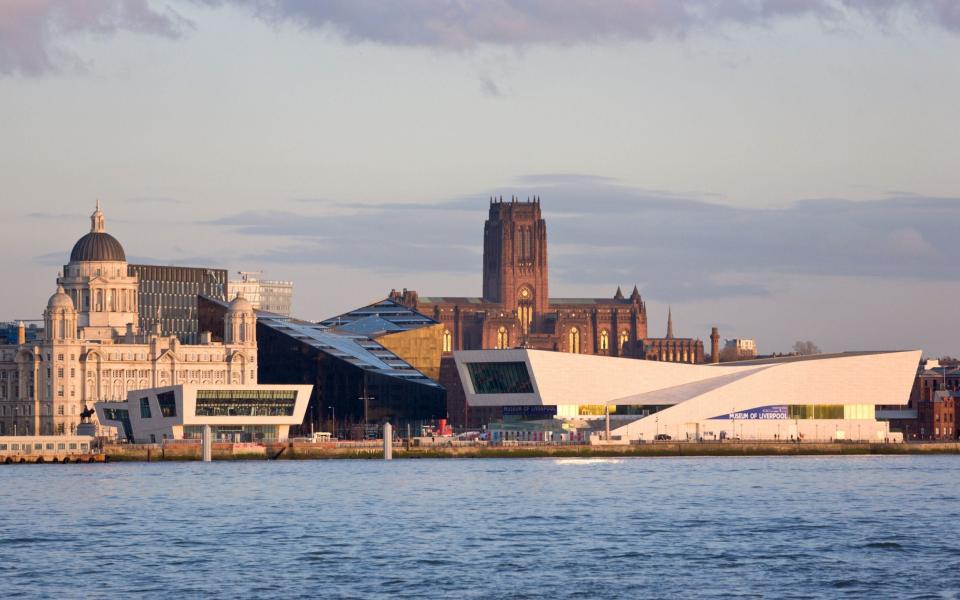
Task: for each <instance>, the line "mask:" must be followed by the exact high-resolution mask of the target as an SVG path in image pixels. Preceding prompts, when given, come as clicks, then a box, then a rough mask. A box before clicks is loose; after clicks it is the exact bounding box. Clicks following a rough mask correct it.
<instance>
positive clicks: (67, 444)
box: [0, 435, 106, 465]
mask: <svg viewBox="0 0 960 600" xmlns="http://www.w3.org/2000/svg"><path fill="white" fill-rule="evenodd" d="M96 462H106V455H105V454H103V453H102V452H99V451H98V450H97V448H96V447H95V445H94V438H93V437H90V436H84V435H69V436H66V435H57V436H54V435H21V436H0V464H7V465H10V464H27V463H96Z"/></svg>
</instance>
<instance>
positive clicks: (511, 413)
mask: <svg viewBox="0 0 960 600" xmlns="http://www.w3.org/2000/svg"><path fill="white" fill-rule="evenodd" d="M556 414H557V407H556V406H504V407H503V416H505V417H544V418H549V417H553V416H556Z"/></svg>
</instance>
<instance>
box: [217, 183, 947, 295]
mask: <svg viewBox="0 0 960 600" xmlns="http://www.w3.org/2000/svg"><path fill="white" fill-rule="evenodd" d="M520 181H525V182H527V181H539V182H540V183H538V184H537V185H526V184H525V185H520V186H518V189H516V190H513V192H514V193H515V194H516V195H518V196H519V197H521V198H523V199H525V198H526V197H527V196H533V195H539V196H540V197H541V206H542V210H543V216H544V218H545V219H546V221H547V228H548V232H549V240H550V246H549V248H550V250H549V251H550V273H551V279H552V281H553V282H554V290H556V289H557V285H558V284H559V285H561V286H562V285H567V286H577V287H578V288H581V287H583V286H591V287H592V286H596V290H597V291H596V293H595V295H600V296H606V295H607V294H608V292H609V294H610V295H612V293H613V290H614V289H615V288H616V285H617V284H623V285H626V286H632V285H633V284H634V283H638V284H640V287H641V291H642V292H643V293H644V294H645V295H646V296H649V297H653V298H657V299H660V300H664V301H672V302H680V301H687V300H698V299H699V300H703V299H709V298H728V297H743V296H759V295H765V294H768V293H770V291H771V289H772V286H775V283H774V282H775V281H779V280H782V278H783V277H798V276H801V275H803V276H808V275H812V276H837V277H865V276H866V277H875V278H886V279H896V278H900V279H912V280H922V281H944V280H956V279H960V264H958V263H957V262H956V261H955V260H954V259H953V258H952V253H951V252H950V250H949V249H950V248H951V247H952V245H953V244H954V231H953V227H952V225H951V224H952V223H958V222H960V199H955V198H926V197H918V196H897V197H893V198H884V199H878V200H874V201H867V202H852V201H846V200H836V199H825V200H806V201H801V202H797V203H795V204H793V205H791V206H788V207H786V208H782V209H775V210H771V209H758V208H744V207H737V206H731V205H726V204H719V203H716V202H708V201H706V199H712V198H713V196H710V195H698V194H683V193H665V192H651V191H647V190H641V189H636V188H631V187H628V186H625V185H621V184H619V183H618V182H616V181H613V180H609V179H606V178H599V177H590V176H577V177H571V176H556V177H552V178H544V176H537V177H533V176H527V177H524V178H521V179H520ZM491 195H497V196H499V195H500V194H499V192H497V194H492V193H491V192H489V191H488V192H483V193H478V194H476V195H474V196H472V197H470V198H469V199H465V198H456V199H453V200H451V201H449V202H440V203H435V204H428V203H423V204H403V205H396V204H388V205H374V204H366V205H362V206H357V205H352V206H353V207H354V210H353V211H352V212H350V213H348V214H340V213H336V212H335V210H334V209H332V208H330V209H328V208H327V207H324V206H319V207H316V208H318V210H319V211H321V212H320V214H303V213H300V212H273V211H271V212H267V211H264V212H260V211H250V212H243V213H238V214H235V215H230V216H227V217H224V218H222V219H219V220H217V221H213V222H211V223H210V224H211V225H214V226H218V227H223V228H228V229H230V230H233V231H235V232H237V233H240V234H243V235H248V236H261V237H263V238H264V241H265V242H267V247H268V248H270V249H268V250H266V251H264V252H262V253H260V254H257V255H251V256H247V257H244V258H245V259H247V260H251V261H252V260H262V261H265V262H273V263H284V264H304V263H317V264H329V265H337V266H341V267H346V268H355V269H362V270H368V271H376V272H378V273H396V274H401V273H419V272H433V273H436V272H444V273H451V274H464V273H476V274H477V277H478V278H479V273H480V268H481V251H482V239H483V221H484V219H485V218H486V213H487V210H488V200H487V198H488V197H489V196H491ZM503 195H504V197H505V198H506V199H507V200H508V201H509V198H510V195H509V194H503ZM325 210H330V211H331V212H326V213H324V212H323V211H325ZM267 236H269V237H271V238H276V240H278V241H272V240H267V239H266V238H267ZM270 244H273V245H272V247H271V246H270ZM399 285H406V286H407V287H411V288H414V287H417V285H418V284H417V282H400V283H399ZM478 285H479V284H478ZM419 291H420V292H421V293H424V294H427V295H437V294H448V295H470V294H476V293H477V290H429V289H422V290H419ZM588 295H594V294H592V293H591V294H588Z"/></svg>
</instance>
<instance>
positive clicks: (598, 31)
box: [0, 0, 960, 356]
mask: <svg viewBox="0 0 960 600" xmlns="http://www.w3.org/2000/svg"><path fill="white" fill-rule="evenodd" d="M958 58H960V1H957V0H912V1H907V0H724V1H719V0H669V1H668V0H632V1H629V0H624V1H621V2H614V1H612V0H589V1H587V0H582V1H581V0H566V1H565V2H556V1H553V0H488V1H486V2H464V1H458V0H407V1H405V2H389V1H378V0H317V1H315V2H306V1H303V0H74V1H71V2H66V1H62V0H5V1H3V2H0V208H2V209H3V212H2V214H3V223H4V228H3V235H2V236H0V251H2V252H0V257H2V258H0V272H2V273H3V275H4V280H5V281H8V282H16V283H15V284H9V285H5V286H4V287H5V290H4V293H3V294H0V320H13V319H36V318H39V317H40V315H41V313H42V311H43V308H44V306H45V302H46V299H47V298H48V297H49V296H50V294H51V293H53V291H54V289H55V277H56V275H57V271H58V269H60V268H62V265H63V264H64V263H66V262H67V260H68V255H69V251H70V248H71V247H72V245H73V243H74V242H75V241H76V239H77V238H79V237H80V236H81V235H83V234H84V233H86V232H87V231H88V230H89V219H88V216H89V214H90V213H91V212H92V211H93V207H94V203H95V201H96V199H100V201H101V203H102V205H103V209H104V212H105V213H106V219H107V230H108V231H109V232H111V233H113V234H114V235H115V236H116V237H117V238H118V239H119V240H120V241H121V242H122V243H123V245H124V247H125V249H126V252H127V255H128V258H129V260H130V261H131V262H149V263H163V264H181V265H193V266H215V267H222V268H227V269H230V270H231V271H233V272H236V271H240V270H243V271H259V270H262V271H264V276H265V277H267V278H272V279H283V280H292V281H293V282H294V283H295V297H294V313H295V314H296V315H297V316H300V317H302V318H307V319H314V320H318V319H322V318H325V317H328V316H331V315H335V314H338V313H340V312H343V311H346V310H348V309H351V308H354V307H357V306H361V305H364V304H367V303H369V302H372V301H375V300H378V299H381V298H383V297H385V296H386V294H387V293H388V292H389V291H390V289H392V288H397V289H401V288H409V289H415V290H417V291H418V292H419V293H420V294H421V295H426V296H431V295H479V294H480V288H481V280H480V262H481V255H480V253H481V244H482V235H483V220H484V218H485V215H486V210H487V204H488V198H489V197H490V196H492V195H495V196H498V197H499V196H504V197H505V198H509V197H511V196H513V195H516V196H518V197H520V198H521V199H524V200H525V199H526V198H527V197H530V196H533V195H537V196H539V197H540V198H541V202H542V209H543V212H544V217H545V219H546V221H547V228H548V232H549V252H550V257H549V258H550V275H551V278H550V286H551V288H550V292H551V295H552V296H556V297H569V296H587V297H606V296H612V295H613V293H614V291H615V290H616V288H617V286H618V285H621V286H623V287H624V288H625V289H627V290H629V289H631V288H632V286H633V285H637V286H638V287H639V289H640V291H641V294H642V295H643V297H644V299H645V300H646V302H647V308H648V312H649V319H650V335H653V336H656V335H663V334H664V333H665V328H666V314H667V309H668V307H672V310H673V317H674V324H675V329H676V333H677V334H678V335H683V336H690V337H699V338H701V339H704V340H708V337H709V331H710V327H711V326H717V327H719V328H720V331H721V336H722V337H725V338H733V337H746V338H754V339H756V340H757V342H758V345H759V349H760V351H761V352H775V351H787V350H789V349H790V347H791V346H792V345H793V342H794V341H796V340H813V341H814V342H816V343H817V344H818V345H819V346H820V347H821V348H822V349H823V350H826V351H842V350H863V349H900V348H921V349H923V350H924V351H925V353H926V354H927V355H930V356H939V355H944V354H952V355H957V354H960V335H958V333H960V328H958V326H957V325H956V324H955V319H953V317H954V315H955V314H956V309H955V306H956V298H957V297H960V262H958V261H957V260H956V256H957V255H958V250H957V247H958V246H957V239H958V236H957V230H958V226H960V149H958V142H957V140H960V119H958V118H957V107H958V106H960V60H958Z"/></svg>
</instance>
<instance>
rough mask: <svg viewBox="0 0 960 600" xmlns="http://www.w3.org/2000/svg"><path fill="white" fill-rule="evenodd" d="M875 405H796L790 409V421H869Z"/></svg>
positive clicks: (872, 416)
mask: <svg viewBox="0 0 960 600" xmlns="http://www.w3.org/2000/svg"><path fill="white" fill-rule="evenodd" d="M875 414H876V407H875V406H874V405H873V404H794V405H791V406H790V407H789V408H788V418H790V419H868V420H873V419H874V416H875Z"/></svg>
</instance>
